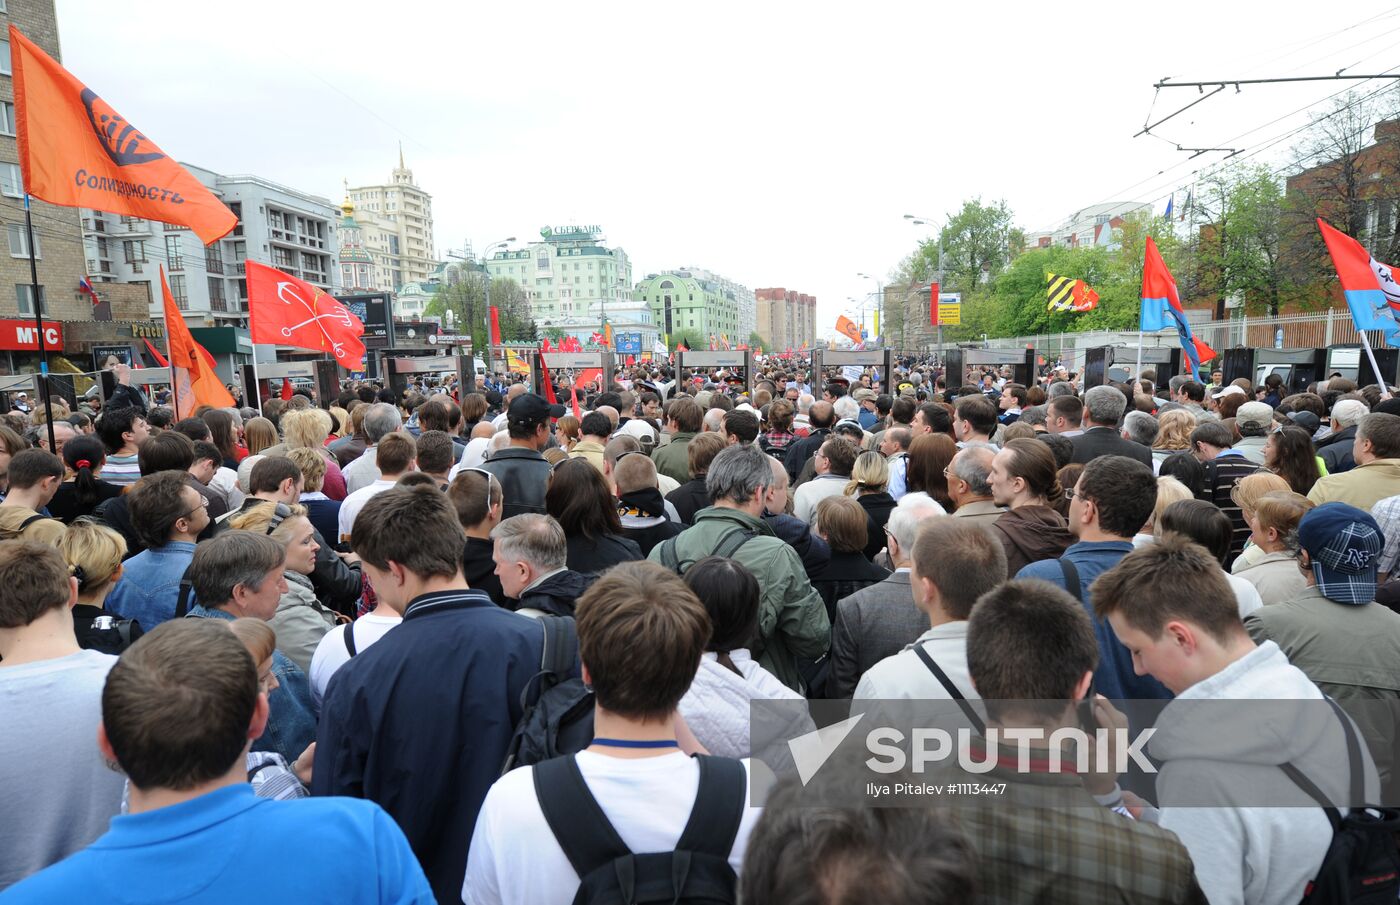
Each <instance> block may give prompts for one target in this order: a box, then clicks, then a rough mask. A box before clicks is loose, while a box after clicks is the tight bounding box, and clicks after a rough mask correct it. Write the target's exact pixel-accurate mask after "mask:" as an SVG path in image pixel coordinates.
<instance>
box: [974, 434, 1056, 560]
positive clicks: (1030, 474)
mask: <svg viewBox="0 0 1400 905" xmlns="http://www.w3.org/2000/svg"><path fill="white" fill-rule="evenodd" d="M987 482H988V483H989V484H991V486H992V500H993V501H994V502H995V503H996V504H997V505H998V506H1007V507H1009V508H1010V510H1011V511H1010V512H1008V513H1006V514H1005V515H1003V516H1002V517H1001V518H999V519H997V520H996V522H994V523H993V524H992V534H993V535H995V536H996V538H997V539H998V540H1000V541H1001V543H1002V546H1003V547H1004V548H1005V549H1006V567H1007V575H1008V576H1009V577H1015V575H1016V573H1017V572H1019V571H1021V569H1022V567H1024V566H1027V565H1029V564H1030V563H1033V562H1039V561H1041V560H1042V559H1059V558H1060V556H1061V555H1063V554H1064V552H1065V550H1067V549H1069V546H1070V544H1072V543H1074V535H1073V534H1071V533H1070V531H1069V523H1068V522H1066V521H1065V517H1064V516H1062V515H1060V513H1059V512H1058V511H1057V509H1056V507H1058V506H1059V505H1060V504H1061V503H1062V502H1063V500H1064V497H1065V494H1064V491H1063V490H1062V489H1061V487H1060V481H1059V478H1058V476H1057V475H1056V469H1055V454H1054V453H1052V452H1051V451H1050V447H1049V446H1047V445H1046V444H1044V443H1042V442H1040V441H1039V440H1028V439H1027V440H1011V441H1010V442H1008V443H1007V444H1006V446H1005V447H1003V448H1002V450H1001V452H999V453H997V454H996V457H995V458H993V459H992V471H991V475H990V476H989V477H988V480H987Z"/></svg>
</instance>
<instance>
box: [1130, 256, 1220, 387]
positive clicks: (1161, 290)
mask: <svg viewBox="0 0 1400 905" xmlns="http://www.w3.org/2000/svg"><path fill="white" fill-rule="evenodd" d="M1167 327H1175V328H1176V334H1177V336H1179V337H1180V338H1181V349H1182V351H1183V352H1185V353H1186V357H1187V358H1188V359H1189V360H1190V362H1191V376H1192V377H1193V378H1195V377H1199V376H1200V371H1201V363H1202V362H1206V361H1210V360H1211V359H1212V358H1214V357H1215V350H1214V349H1212V348H1211V347H1210V346H1208V345H1206V344H1205V343H1203V342H1201V340H1199V339H1197V338H1196V336H1195V334H1193V333H1192V332H1191V324H1190V323H1188V322H1187V320H1186V310H1185V309H1184V308H1182V307H1181V298H1180V297H1179V296H1178V295H1177V292H1176V280H1174V279H1172V275H1171V271H1169V270H1167V262H1166V261H1163V260H1162V254H1161V252H1159V251H1157V243H1156V242H1154V241H1152V237H1151V236H1148V237H1147V256H1146V258H1145V259H1144V260H1143V264H1142V316H1141V319H1140V322H1139V326H1138V329H1139V330H1141V331H1142V332H1144V333H1155V332H1157V331H1158V330H1165V329H1166V328H1167Z"/></svg>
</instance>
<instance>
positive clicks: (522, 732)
mask: <svg viewBox="0 0 1400 905" xmlns="http://www.w3.org/2000/svg"><path fill="white" fill-rule="evenodd" d="M538 622H539V623H540V628H541V629H542V630H543V632H544V646H543V648H542V650H541V652H540V671H539V672H537V673H535V675H533V676H531V677H530V681H528V682H526V683H525V688H524V689H523V690H522V691H521V692H520V712H521V716H520V722H518V723H516V725H515V734H514V735H512V736H511V740H510V747H509V748H507V749H506V760H505V763H504V764H503V765H502V767H501V775H503V776H504V775H505V774H506V773H509V772H510V771H511V770H514V769H515V768H516V767H524V766H528V765H530V764H537V763H539V762H541V761H545V760H549V759H550V758H553V757H559V756H560V755H564V754H577V753H578V752H580V751H582V750H583V749H584V748H587V747H588V746H589V744H591V743H592V741H593V692H592V691H590V690H589V689H588V688H587V687H586V686H585V685H584V684H583V679H581V678H579V677H578V633H577V632H576V631H575V629H574V620H573V618H572V617H569V616H540V617H539V618H538ZM348 631H349V630H348V629H347V633H348Z"/></svg>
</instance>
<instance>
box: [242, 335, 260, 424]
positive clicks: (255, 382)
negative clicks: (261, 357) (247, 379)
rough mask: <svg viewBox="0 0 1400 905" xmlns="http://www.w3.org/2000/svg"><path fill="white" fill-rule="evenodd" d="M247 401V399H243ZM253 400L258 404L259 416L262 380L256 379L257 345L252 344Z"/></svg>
mask: <svg viewBox="0 0 1400 905" xmlns="http://www.w3.org/2000/svg"><path fill="white" fill-rule="evenodd" d="M243 401H244V402H247V401H248V400H246V399H245V400H243ZM253 401H254V402H256V403H257V404H258V415H259V416H260V417H261V415H262V413H263V410H262V381H261V380H260V379H258V346H257V344H256V343H254V344H253Z"/></svg>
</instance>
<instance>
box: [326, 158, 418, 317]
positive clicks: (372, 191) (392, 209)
mask: <svg viewBox="0 0 1400 905" xmlns="http://www.w3.org/2000/svg"><path fill="white" fill-rule="evenodd" d="M346 193H347V195H348V197H349V199H350V201H351V202H352V203H353V204H354V206H355V219H356V220H357V221H358V222H359V224H360V227H361V230H362V241H363V243H364V248H365V251H367V252H369V255H370V258H371V260H372V261H373V262H374V265H375V273H374V276H373V279H374V281H375V284H376V285H375V286H374V287H373V288H374V289H375V290H376V291H379V292H397V291H398V290H399V287H401V286H403V285H404V284H405V283H424V282H427V281H428V280H429V279H430V277H431V275H432V272H433V269H434V268H435V267H437V260H436V252H435V250H434V245H433V196H432V195H430V194H428V193H427V192H425V191H423V190H422V189H421V188H419V187H418V186H417V185H416V184H415V183H414V180H413V171H412V170H410V169H408V167H406V166H404V161H403V151H402V150H400V151H399V165H398V166H397V167H395V168H394V170H393V172H392V173H391V174H390V176H389V181H388V182H387V183H384V184H382V185H362V186H351V187H349V188H347V189H346ZM399 313H400V314H401V315H402V314H403V313H404V312H399Z"/></svg>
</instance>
